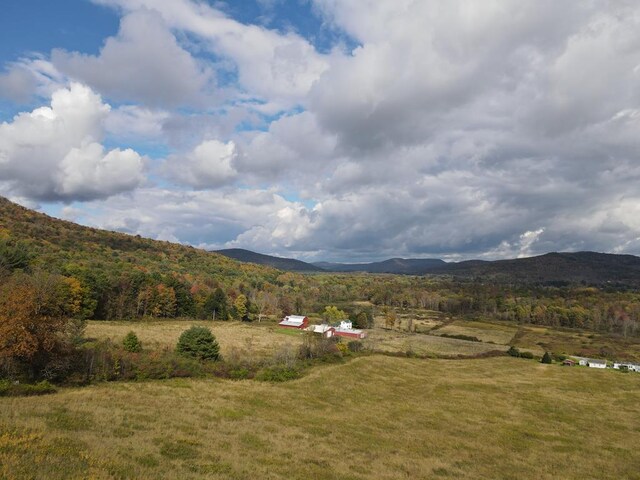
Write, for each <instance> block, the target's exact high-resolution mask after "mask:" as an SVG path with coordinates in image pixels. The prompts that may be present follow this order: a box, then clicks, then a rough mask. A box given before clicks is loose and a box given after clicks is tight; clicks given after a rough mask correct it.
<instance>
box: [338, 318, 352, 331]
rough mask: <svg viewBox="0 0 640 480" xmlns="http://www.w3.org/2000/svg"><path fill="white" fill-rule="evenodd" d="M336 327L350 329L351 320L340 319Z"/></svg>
mask: <svg viewBox="0 0 640 480" xmlns="http://www.w3.org/2000/svg"><path fill="white" fill-rule="evenodd" d="M338 328H339V329H341V330H351V329H352V328H353V323H351V320H341V321H340V325H338Z"/></svg>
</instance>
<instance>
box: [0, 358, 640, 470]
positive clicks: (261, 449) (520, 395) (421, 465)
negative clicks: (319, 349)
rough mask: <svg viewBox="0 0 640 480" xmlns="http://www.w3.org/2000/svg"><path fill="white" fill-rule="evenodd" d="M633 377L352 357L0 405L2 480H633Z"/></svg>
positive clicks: (521, 363) (506, 361)
mask: <svg viewBox="0 0 640 480" xmlns="http://www.w3.org/2000/svg"><path fill="white" fill-rule="evenodd" d="M639 442H640V375H636V374H623V373H619V372H615V371H609V370H608V371H595V370H593V369H587V368H563V367H560V366H558V365H541V364H539V363H536V362H534V361H530V360H522V359H513V358H508V357H500V358H492V359H479V360H419V359H404V358H392V357H384V356H366V357H360V358H357V359H354V360H352V361H350V362H348V363H346V364H342V365H331V366H324V367H317V368H315V369H313V370H312V372H311V373H310V374H309V375H308V376H306V377H304V378H302V379H300V380H296V381H292V382H287V383H284V384H268V383H260V382H256V381H251V380H247V381H237V382H234V381H229V380H218V379H213V380H195V379H194V380H192V379H174V380H167V381H153V382H151V381H150V382H141V383H103V384H99V385H93V386H89V387H85V388H73V389H63V390H61V391H60V392H59V393H57V394H55V395H50V396H45V397H28V398H0V478H2V479H7V480H10V479H27V478H34V479H75V478H78V479H80V478H83V479H84V478H96V479H107V478H114V479H115V478H122V479H124V478H158V479H200V478H211V479H256V478H260V479H298V478H299V479H354V480H355V479H398V478H411V479H414V478H415V479H422V478H434V479H439V478H452V479H453V478H456V479H536V480H540V479H565V480H568V479H577V480H578V479H579V480H584V479H600V480H604V479H615V480H620V479H637V478H640V451H639V450H638V448H637V446H638V444H639Z"/></svg>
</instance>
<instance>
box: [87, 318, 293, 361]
mask: <svg viewBox="0 0 640 480" xmlns="http://www.w3.org/2000/svg"><path fill="white" fill-rule="evenodd" d="M192 325H201V326H205V327H208V328H209V329H211V331H212V332H213V334H214V335H215V337H216V339H217V340H218V343H219V344H220V351H221V353H222V355H223V356H226V355H229V354H230V353H231V351H232V349H234V348H236V349H241V350H243V351H244V352H251V353H252V354H254V355H256V356H268V355H270V354H271V353H273V351H274V350H275V349H277V348H278V347H282V346H284V345H291V346H298V345H299V344H300V340H299V337H300V332H298V331H292V330H285V329H283V328H279V327H278V326H277V325H275V324H274V323H271V322H269V323H267V322H264V323H251V324H248V323H243V322H211V321H202V320H193V321H186V320H182V321H181V320H160V321H154V322H107V321H89V322H88V324H87V329H86V331H85V333H86V336H87V337H88V338H97V339H100V340H104V339H107V338H109V339H111V340H112V341H114V342H117V343H120V342H122V340H123V339H124V337H125V335H126V334H127V333H128V332H130V331H134V332H135V333H136V335H137V336H138V338H139V339H140V341H141V342H142V345H143V346H144V347H145V348H150V349H154V348H158V347H169V348H173V347H175V345H176V343H177V341H178V338H179V337H180V334H181V333H182V332H184V331H185V330H187V329H188V328H189V327H190V326H192Z"/></svg>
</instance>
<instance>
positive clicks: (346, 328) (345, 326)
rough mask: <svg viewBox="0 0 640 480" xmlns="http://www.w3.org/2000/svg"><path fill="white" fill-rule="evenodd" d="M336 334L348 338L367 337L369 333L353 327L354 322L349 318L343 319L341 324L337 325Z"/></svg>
mask: <svg viewBox="0 0 640 480" xmlns="http://www.w3.org/2000/svg"><path fill="white" fill-rule="evenodd" d="M335 334H336V335H337V336H338V337H347V338H365V337H366V336H367V333H366V332H364V331H362V330H358V329H355V328H353V324H352V323H351V321H349V320H342V321H341V322H340V325H339V326H337V327H336V331H335Z"/></svg>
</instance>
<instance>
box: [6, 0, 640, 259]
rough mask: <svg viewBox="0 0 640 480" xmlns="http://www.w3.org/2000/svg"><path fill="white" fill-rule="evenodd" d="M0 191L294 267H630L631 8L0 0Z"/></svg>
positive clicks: (633, 193) (635, 91)
mask: <svg viewBox="0 0 640 480" xmlns="http://www.w3.org/2000/svg"><path fill="white" fill-rule="evenodd" d="M0 195H3V196H5V197H7V198H9V199H11V200H13V201H15V202H18V203H20V204H22V205H25V206H27V207H30V208H34V209H37V210H39V211H42V212H45V213H47V214H49V215H52V216H55V217H58V218H63V219H67V220H71V221H74V222H77V223H80V224H83V225H89V226H93V227H99V228H105V229H109V230H117V231H121V232H126V233H131V234H139V235H142V236H145V237H150V238H154V239H160V240H169V241H174V242H180V243H184V244H190V245H194V246H196V247H200V248H206V249H219V248H247V249H250V250H254V251H258V252H261V253H267V254H275V255H279V256H286V257H295V258H299V259H302V260H307V261H320V260H326V261H349V262H363V261H374V260H380V259H385V258H390V257H405V258H408V257H412V258H428V257H437V258H443V259H445V260H463V259H469V258H482V259H498V258H514V257H524V256H531V255H537V254H542V253H546V252H550V251H581V250H592V251H600V252H610V253H629V254H635V255H640V3H639V2H637V1H636V0H565V1H562V2H559V1H557V0H483V1H481V2H480V1H477V0H243V1H231V0H229V1H214V0H209V1H203V0H172V1H170V2H169V1H165V0H93V1H90V0H59V1H56V2H51V1H50V0H4V1H3V2H2V15H0Z"/></svg>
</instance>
